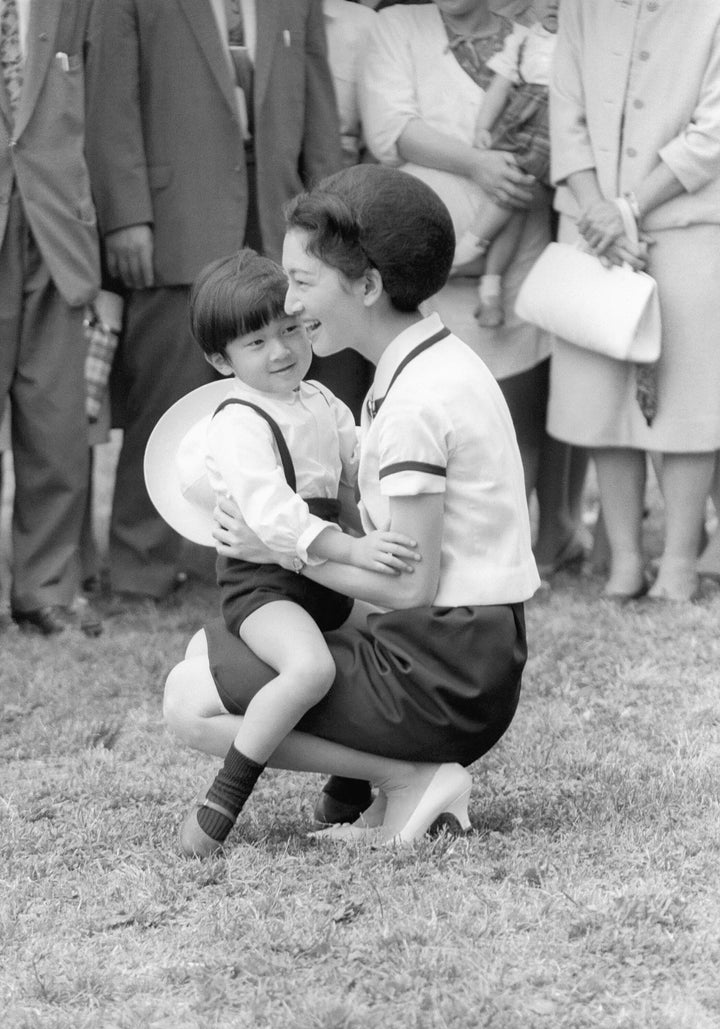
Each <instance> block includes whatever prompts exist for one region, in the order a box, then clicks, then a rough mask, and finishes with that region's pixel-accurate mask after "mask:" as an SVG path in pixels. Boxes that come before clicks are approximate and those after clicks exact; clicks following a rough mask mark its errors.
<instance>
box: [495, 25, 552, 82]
mask: <svg viewBox="0 0 720 1029" xmlns="http://www.w3.org/2000/svg"><path fill="white" fill-rule="evenodd" d="M556 39H557V34H556V33H554V32H548V31H547V29H544V28H543V27H542V25H541V24H540V23H539V22H536V24H534V25H531V26H530V27H528V26H526V25H519V24H517V23H516V24H515V26H514V27H513V30H512V32H511V33H510V35H509V36H506V38H505V45H504V47H503V49H502V50H501V51H500V53H498V54H496V55H495V56H494V57H492V58H491V59H490V60H489V61H488V63H487V66H488V68H489V69H490V71H492V72H494V74H496V75H502V77H503V78H504V79H509V81H510V82H512V83H513V85H516V86H517V85H518V83H519V82H520V77H519V75H518V73H517V64H518V51H519V50H520V47H521V45H522V43H523V41H524V40H527V42H526V43H525V49H524V51H523V55H522V73H523V78H524V80H525V81H526V82H531V83H533V85H536V86H548V85H549V84H550V67H551V65H552V58H553V53H554V51H555V41H556Z"/></svg>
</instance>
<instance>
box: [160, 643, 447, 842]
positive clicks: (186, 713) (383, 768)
mask: <svg viewBox="0 0 720 1029" xmlns="http://www.w3.org/2000/svg"><path fill="white" fill-rule="evenodd" d="M203 635H204V634H203ZM188 654H189V655H190V656H188V657H186V658H185V660H184V661H182V662H180V664H178V665H176V666H175V668H173V670H172V671H171V672H170V675H169V676H168V680H167V684H166V687H165V699H164V714H165V719H166V721H167V723H168V725H169V726H170V728H171V729H172V731H173V732H174V733H175V735H176V736H177V737H178V738H179V739H180V740H181V741H182V742H183V743H186V744H187V745H188V746H190V747H192V748H193V749H194V750H200V751H202V752H203V753H205V754H212V755H214V756H216V757H223V756H224V755H225V754H226V753H227V751H228V749H229V747H230V745H231V744H232V742H233V741H234V739H235V737H236V736H237V734H238V731H239V729H240V727H241V725H242V716H241V715H231V714H229V713H228V712H227V710H226V709H225V708H224V707H223V704H222V702H221V700H220V697H219V695H218V692H217V689H216V688H215V682H214V680H213V677H212V675H211V673H210V668H209V665H208V661H207V656H206V655H205V654H203V653H202V640H201V639H199V638H198V636H196V637H194V638H193V640H192V641H191V645H190V647H189V648H188ZM268 765H269V767H271V768H282V769H287V770H292V771H296V772H319V773H321V774H325V775H342V776H346V777H348V778H351V779H367V780H369V781H370V782H372V783H373V784H374V785H376V786H377V787H378V788H379V789H380V790H381V791H382V792H383V793H384V794H385V796H386V797H387V810H386V813H385V819H384V822H383V831H384V835H386V836H388V837H389V836H393V835H394V834H395V833H397V832H399V831H400V829H402V828H403V826H404V825H405V824H406V823H407V821H408V819H409V818H410V815H411V814H412V813H413V811H414V810H415V808H416V807H417V805H418V802H419V801H420V799H421V798H422V796H423V794H424V793H425V790H426V788H427V786H428V785H429V783H430V781H431V780H432V779H433V776H434V775H435V773H436V771H437V769H438V766H437V765H436V764H419V763H415V762H410V761H397V760H394V759H392V758H386V757H380V756H378V755H376V754H367V753H365V752H363V751H357V750H352V749H350V748H349V747H344V746H342V745H341V744H339V743H332V742H331V741H329V740H323V739H320V738H319V737H316V736H310V735H308V734H307V733H302V732H298V731H293V732H291V733H289V734H288V736H287V737H286V738H285V739H284V740H283V742H282V743H281V744H280V746H279V747H278V748H277V750H276V751H275V752H274V754H273V755H272V757H271V758H270V760H269V761H268Z"/></svg>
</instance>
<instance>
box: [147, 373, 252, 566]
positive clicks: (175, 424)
mask: <svg viewBox="0 0 720 1029" xmlns="http://www.w3.org/2000/svg"><path fill="white" fill-rule="evenodd" d="M232 382H233V380H232V379H231V378H230V379H221V380H219V381H218V382H210V383H208V384H207V385H206V386H200V387H199V388H198V389H194V390H193V391H192V393H188V394H187V395H186V396H184V397H181V398H180V400H178V401H176V402H175V403H174V404H173V406H172V407H171V408H169V409H168V410H167V411H166V412H165V414H164V415H163V416H162V418H161V419H160V421H159V422H158V423H157V425H156V426H155V428H154V429H153V431H152V432H151V433H150V438H149V439H148V442H147V446H146V447H145V459H144V462H143V468H144V472H145V486H146V487H147V491H148V495H149V497H150V499H151V500H152V502H153V504H154V505H155V507H156V508H157V511H158V513H159V514H160V515H161V516H162V517H163V519H164V520H165V521H166V522H167V523H168V525H169V526H170V527H171V528H172V529H174V530H175V532H178V533H180V535H181V536H184V537H185V539H188V540H191V541H192V542H193V543H199V544H201V545H202V546H204V547H214V546H215V540H214V539H213V535H212V530H213V516H212V510H210V509H208V508H206V507H205V506H202V505H200V504H197V503H193V502H192V501H191V500H188V499H187V497H186V496H185V495H184V493H183V490H182V483H181V480H180V473H179V470H178V466H177V460H176V458H177V453H178V448H179V446H180V443H181V442H182V440H183V439H184V438H185V436H186V434H187V433H188V432H189V431H190V429H191V428H192V427H193V426H194V425H196V424H197V423H198V422H199V421H200V420H201V419H202V418H206V417H207V416H208V415H211V414H212V413H213V411H214V410H215V408H216V407H217V406H218V405H219V404H221V403H222V402H223V400H225V398H226V397H227V396H228V394H229V392H230V389H231V387H232Z"/></svg>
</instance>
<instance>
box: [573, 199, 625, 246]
mask: <svg viewBox="0 0 720 1029" xmlns="http://www.w3.org/2000/svg"><path fill="white" fill-rule="evenodd" d="M577 227H578V231H579V233H580V235H581V236H582V238H583V239H584V240H585V242H586V243H587V245H588V246H589V247H590V249H591V250H592V252H593V253H594V254H596V255H597V257H603V256H605V255H606V254H608V252H609V251H610V249H611V248H612V246H613V244H615V243H616V242H617V241H618V240H619V239H620V237H621V236H623V235H624V234H625V226H624V224H623V220H622V215H621V214H620V211H619V210H618V206H617V204H616V203H615V202H614V201H612V200H597V201H595V202H594V203H592V204H590V205H589V206H588V207H586V208H585V209H584V210H583V211H582V212H581V214H580V217H579V218H578V223H577Z"/></svg>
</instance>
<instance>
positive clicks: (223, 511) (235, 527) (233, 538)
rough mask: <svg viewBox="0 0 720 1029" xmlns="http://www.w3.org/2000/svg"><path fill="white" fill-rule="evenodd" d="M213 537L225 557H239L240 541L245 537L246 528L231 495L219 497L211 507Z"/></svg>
mask: <svg viewBox="0 0 720 1029" xmlns="http://www.w3.org/2000/svg"><path fill="white" fill-rule="evenodd" d="M213 519H214V521H215V525H214V526H213V539H214V540H215V542H216V543H217V550H218V552H219V553H221V554H223V555H224V556H225V557H240V543H241V541H242V540H244V539H245V540H246V539H247V529H246V525H245V521H244V519H243V516H242V514H241V513H240V508H239V507H238V506H237V504H236V503H235V501H234V500H233V499H232V498H231V497H219V498H218V501H217V504H216V505H215V507H214V508H213Z"/></svg>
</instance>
